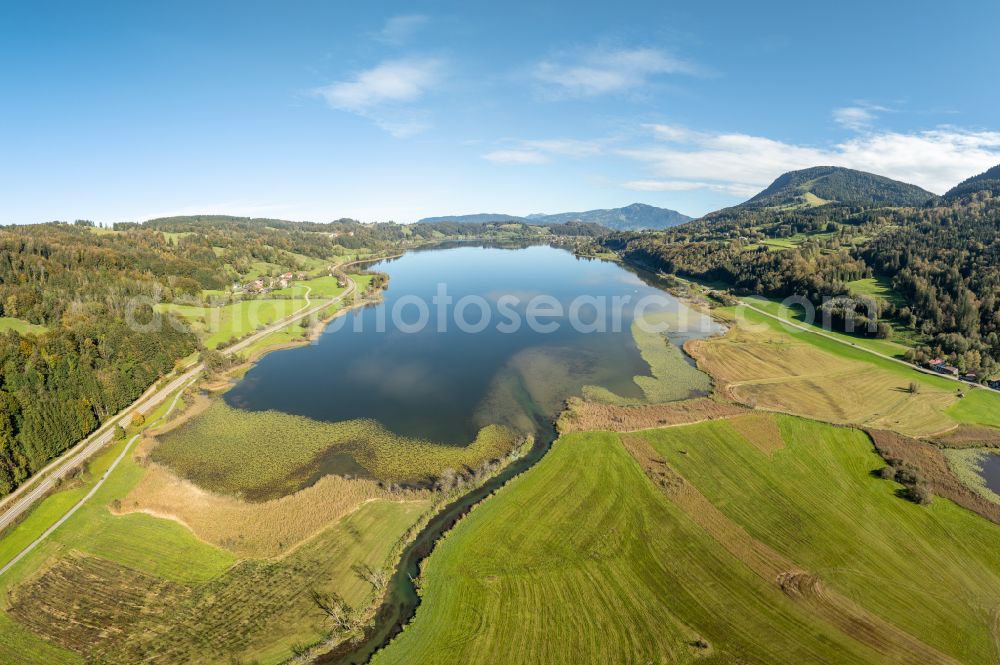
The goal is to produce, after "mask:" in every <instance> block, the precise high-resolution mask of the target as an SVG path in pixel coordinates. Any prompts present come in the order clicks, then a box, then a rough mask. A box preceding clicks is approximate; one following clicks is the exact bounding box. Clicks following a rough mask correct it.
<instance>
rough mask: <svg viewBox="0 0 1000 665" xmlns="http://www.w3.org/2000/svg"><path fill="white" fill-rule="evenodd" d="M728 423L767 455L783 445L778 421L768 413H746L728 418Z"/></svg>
mask: <svg viewBox="0 0 1000 665" xmlns="http://www.w3.org/2000/svg"><path fill="white" fill-rule="evenodd" d="M729 424H730V425H732V427H733V429H735V430H736V431H737V433H739V435H740V436H742V437H743V438H744V439H746V440H747V441H749V442H750V443H751V444H753V447H754V448H756V449H757V450H759V451H760V452H762V453H764V454H765V455H767V456H768V457H770V456H771V455H773V454H774V452H775V451H776V450H781V449H782V448H784V446H785V442H784V440H782V438H781V430H780V429H778V423H777V422H776V421H775V419H774V416H773V415H771V414H770V413H748V414H746V415H743V416H736V417H735V418H730V419H729Z"/></svg>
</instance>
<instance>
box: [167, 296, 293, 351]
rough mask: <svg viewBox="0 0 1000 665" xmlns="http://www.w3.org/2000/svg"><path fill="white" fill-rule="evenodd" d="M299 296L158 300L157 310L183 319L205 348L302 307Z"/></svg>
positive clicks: (210, 347) (251, 330)
mask: <svg viewBox="0 0 1000 665" xmlns="http://www.w3.org/2000/svg"><path fill="white" fill-rule="evenodd" d="M305 305H306V301H305V300H303V299H280V300H279V299H275V300H269V299H253V300H241V301H239V302H236V303H232V304H229V305H223V306H221V307H204V306H199V305H178V304H173V303H160V304H158V305H157V306H156V309H157V311H160V312H172V313H174V314H176V315H177V316H179V317H181V318H182V319H183V320H184V321H185V322H187V323H188V324H189V325H190V326H191V328H192V330H194V332H195V333H196V334H197V335H198V337H199V338H200V339H201V341H202V343H203V344H204V345H205V346H206V347H207V348H209V349H215V348H218V345H219V344H220V343H228V342H229V341H230V340H232V339H233V338H236V339H239V338H241V337H243V336H244V335H246V334H247V333H251V332H253V331H255V330H257V329H258V328H260V327H262V326H266V325H269V324H271V323H274V322H275V321H277V320H279V319H283V318H285V317H286V316H290V315H291V314H294V313H295V312H297V311H298V310H300V309H302V308H303V307H305Z"/></svg>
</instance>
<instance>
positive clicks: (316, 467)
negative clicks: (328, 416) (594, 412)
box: [150, 400, 522, 501]
mask: <svg viewBox="0 0 1000 665" xmlns="http://www.w3.org/2000/svg"><path fill="white" fill-rule="evenodd" d="M158 438H159V441H160V442H159V445H157V446H156V447H155V448H154V449H153V450H152V452H151V453H150V457H151V459H152V460H153V461H155V462H158V463H160V464H164V465H166V466H169V467H170V468H172V469H173V470H174V471H176V472H177V473H178V474H179V475H180V476H182V477H184V478H187V479H188V480H190V481H192V482H194V483H196V484H198V485H200V486H201V487H204V488H205V489H208V490H211V491H214V492H219V493H223V494H230V495H233V496H237V497H240V498H244V499H247V500H251V501H264V500H267V499H273V498H277V497H281V496H284V495H286V494H291V493H293V492H295V491H297V490H299V489H301V488H303V487H306V486H308V485H311V484H313V483H314V482H316V481H317V480H318V479H319V478H320V477H321V476H322V475H325V473H337V474H339V475H352V476H355V475H356V476H367V477H370V478H374V479H377V480H380V481H382V482H384V483H389V484H392V483H406V484H411V483H412V484H416V483H420V484H424V483H428V482H429V481H432V480H433V479H435V478H437V477H438V476H439V475H441V474H442V473H444V472H445V471H446V470H448V469H451V470H453V471H460V470H461V469H463V468H464V467H469V468H475V467H478V466H480V465H481V464H483V463H484V462H486V461H489V460H495V459H500V458H502V457H504V456H505V455H506V454H507V453H508V452H510V451H511V450H512V449H513V448H514V447H516V446H517V445H518V443H519V442H520V441H521V440H522V437H520V436H519V435H518V434H516V433H515V432H514V431H513V430H511V429H509V428H507V427H502V426H499V425H489V426H486V427H483V428H482V429H481V430H480V431H479V434H478V435H477V436H476V438H475V440H474V441H473V442H472V443H470V444H469V445H468V446H464V447H462V446H447V445H441V444H437V443H433V442H430V441H423V440H419V439H413V438H407V437H401V436H398V435H396V434H393V433H392V432H390V431H388V430H387V429H385V428H384V427H383V426H382V425H380V424H379V423H377V422H375V421H374V420H348V421H344V422H324V421H319V420H313V419H311V418H306V417H304V416H296V415H291V414H287V413H282V412H279V411H245V410H242V409H234V408H232V407H230V406H229V405H227V404H226V403H225V402H224V401H222V400H217V401H213V402H212V404H211V405H209V407H208V408H207V409H205V410H204V411H203V412H202V413H199V414H198V415H197V416H195V417H194V418H192V419H191V420H190V421H189V422H187V423H184V424H183V425H181V426H179V427H177V428H176V429H173V430H170V431H168V432H166V433H164V434H162V435H160V437H158Z"/></svg>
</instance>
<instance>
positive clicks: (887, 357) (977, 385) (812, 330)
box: [738, 300, 1000, 393]
mask: <svg viewBox="0 0 1000 665" xmlns="http://www.w3.org/2000/svg"><path fill="white" fill-rule="evenodd" d="M738 302H739V303H740V305H742V306H743V307H746V308H747V309H752V310H753V311H755V312H757V313H758V314H763V315H764V316H766V317H768V318H772V319H774V320H775V321H780V322H781V323H783V324H785V325H787V326H791V327H792V328H796V329H798V330H801V331H803V332H807V333H811V334H813V335H819V336H820V337H825V338H826V339H828V340H831V341H833V342H837V343H838V344H843V345H844V346H849V347H851V348H852V349H857V350H858V351H864V352H865V353H870V354H872V355H873V356H878V357H879V358H883V359H885V360H891V361H892V362H894V363H899V364H900V365H903V366H905V367H909V368H910V369H913V370H916V371H918V372H922V373H923V374H930V375H931V376H939V377H941V378H942V379H951V380H952V381H955V382H956V383H959V384H961V385H964V386H970V387H975V388H981V389H983V390H989V391H990V392H995V393H1000V390H995V389H993V388H990V387H989V386H987V385H983V384H981V383H971V382H969V381H963V380H962V379H960V378H957V377H954V376H949V375H948V374H941V373H940V372H935V371H933V370H929V369H927V368H924V367H920V366H919V365H914V364H913V363H909V362H906V361H905V360H900V359H899V358H896V357H894V356H890V355H887V354H885V353H879V352H878V351H873V350H871V349H868V348H865V347H863V346H858V345H857V344H855V343H854V342H848V341H845V340H843V339H840V338H839V337H835V336H833V335H828V334H827V333H825V332H822V331H821V330H816V328H815V327H811V326H806V325H803V324H799V323H795V322H793V321H789V320H788V319H783V318H781V317H780V316H777V315H775V314H771V313H770V312H767V311H764V310H763V309H760V308H759V307H754V306H753V305H751V304H750V303H748V302H746V301H744V300H740V301H738Z"/></svg>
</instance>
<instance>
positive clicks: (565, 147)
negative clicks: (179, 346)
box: [521, 139, 605, 157]
mask: <svg viewBox="0 0 1000 665" xmlns="http://www.w3.org/2000/svg"><path fill="white" fill-rule="evenodd" d="M603 143H605V142H604V141H581V140H578V139H538V140H528V141H521V144H522V145H523V146H525V147H526V148H531V149H534V150H539V151H541V152H545V153H549V154H553V155H562V156H564V157H591V156H593V155H599V154H601V152H602V151H603Z"/></svg>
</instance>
